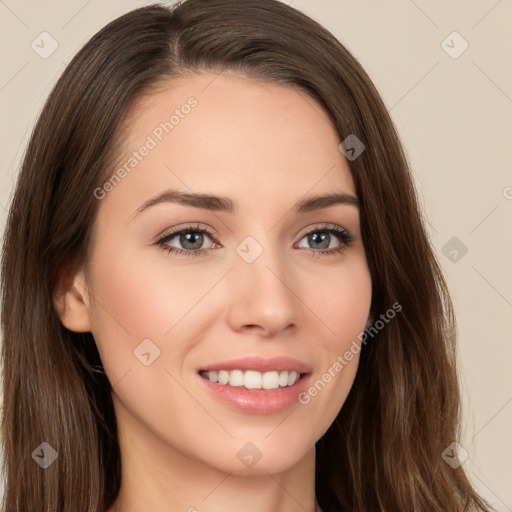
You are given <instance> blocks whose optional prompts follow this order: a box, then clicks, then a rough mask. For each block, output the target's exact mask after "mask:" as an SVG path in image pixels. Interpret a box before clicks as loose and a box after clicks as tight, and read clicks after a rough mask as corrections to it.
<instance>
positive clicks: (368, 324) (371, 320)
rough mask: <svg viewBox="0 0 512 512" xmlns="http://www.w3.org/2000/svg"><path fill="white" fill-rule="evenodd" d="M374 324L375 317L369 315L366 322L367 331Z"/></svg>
mask: <svg viewBox="0 0 512 512" xmlns="http://www.w3.org/2000/svg"><path fill="white" fill-rule="evenodd" d="M372 324H373V315H371V314H370V315H369V316H368V320H367V321H366V329H368V327H370V325H372Z"/></svg>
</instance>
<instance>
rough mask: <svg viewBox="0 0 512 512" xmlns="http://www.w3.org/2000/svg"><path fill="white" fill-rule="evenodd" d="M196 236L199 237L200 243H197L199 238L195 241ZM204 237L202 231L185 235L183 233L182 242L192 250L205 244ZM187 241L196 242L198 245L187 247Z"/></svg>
mask: <svg viewBox="0 0 512 512" xmlns="http://www.w3.org/2000/svg"><path fill="white" fill-rule="evenodd" d="M196 237H197V238H198V239H199V244H198V243H197V240H195V241H194V238H196ZM202 238H203V234H202V233H195V234H191V233H187V234H185V235H181V239H180V243H181V245H182V246H183V247H185V248H186V249H191V250H194V249H200V248H201V246H202V245H203V239H202ZM191 240H192V241H191ZM187 243H192V244H194V243H195V244H196V246H195V247H187Z"/></svg>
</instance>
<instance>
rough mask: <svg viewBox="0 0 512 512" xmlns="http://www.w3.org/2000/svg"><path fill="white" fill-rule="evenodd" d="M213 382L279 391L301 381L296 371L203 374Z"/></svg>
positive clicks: (212, 372) (213, 372)
mask: <svg viewBox="0 0 512 512" xmlns="http://www.w3.org/2000/svg"><path fill="white" fill-rule="evenodd" d="M201 374H202V375H203V376H204V377H206V378H207V379H209V380H210V381H211V382H216V383H219V384H222V385H229V386H234V387H241V386H244V387H245V388H246V389H268V390H270V389H277V388H279V387H281V388H283V387H288V386H293V384H295V383H296V382H297V381H298V380H299V379H300V374H299V373H297V372H296V371H283V372H277V371H270V372H265V373H261V372H257V371H254V370H247V371H245V372H244V371H242V370H231V371H228V370H220V371H218V372H215V371H211V372H201Z"/></svg>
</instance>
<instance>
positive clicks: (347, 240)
mask: <svg viewBox="0 0 512 512" xmlns="http://www.w3.org/2000/svg"><path fill="white" fill-rule="evenodd" d="M183 233H202V234H206V235H208V237H209V238H211V239H212V240H214V241H215V239H214V236H213V233H212V232H211V231H210V230H208V229H204V228H201V227H199V225H197V226H185V227H184V228H181V229H179V230H176V231H172V232H170V233H167V234H166V235H164V236H163V237H162V238H160V239H159V240H158V241H157V242H156V245H158V246H159V247H160V248H161V249H162V250H163V251H166V252H168V253H174V254H175V255H176V256H178V257H180V258H182V257H189V256H201V255H203V254H205V253H206V252H208V249H189V250H185V249H179V248H176V247H171V246H168V245H166V243H167V242H169V241H170V240H172V239H173V238H175V237H176V236H178V235H181V234H183ZM310 233H329V234H333V235H335V236H336V237H337V238H338V240H340V241H341V242H342V245H341V246H340V247H336V248H334V249H324V250H315V249H309V250H308V249H306V251H309V252H310V253H311V254H312V255H313V256H314V257H318V256H330V255H332V254H335V253H343V252H344V251H345V250H346V249H347V248H348V247H350V246H351V245H352V242H353V241H354V237H353V236H352V235H351V234H350V233H349V232H348V231H347V230H345V229H343V228H339V227H337V226H336V227H335V226H330V225H329V224H325V225H324V226H322V227H320V228H318V227H317V228H313V229H311V230H310V231H307V232H306V233H304V235H303V236H302V238H301V239H300V240H302V239H303V238H304V237H305V236H307V235H309V234H310Z"/></svg>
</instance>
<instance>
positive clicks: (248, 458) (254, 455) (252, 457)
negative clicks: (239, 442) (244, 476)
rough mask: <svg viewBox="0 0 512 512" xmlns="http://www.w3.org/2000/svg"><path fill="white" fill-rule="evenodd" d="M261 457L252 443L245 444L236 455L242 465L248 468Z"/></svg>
mask: <svg viewBox="0 0 512 512" xmlns="http://www.w3.org/2000/svg"><path fill="white" fill-rule="evenodd" d="M262 455H263V454H262V453H261V452H260V451H259V450H258V447H257V446H256V445H254V444H252V443H245V444H244V445H243V446H242V448H240V450H238V453H237V454H236V456H237V457H238V458H239V459H240V461H241V462H242V464H244V465H245V466H247V467H248V468H252V467H253V466H254V465H255V464H256V462H258V461H259V460H260V459H261V457H262Z"/></svg>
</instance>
